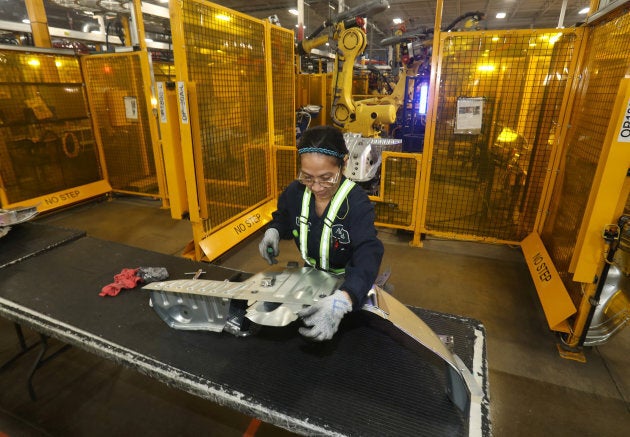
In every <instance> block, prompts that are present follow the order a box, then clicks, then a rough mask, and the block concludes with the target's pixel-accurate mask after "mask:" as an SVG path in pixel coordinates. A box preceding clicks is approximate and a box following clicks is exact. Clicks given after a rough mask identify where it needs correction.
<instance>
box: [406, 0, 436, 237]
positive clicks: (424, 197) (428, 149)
mask: <svg viewBox="0 0 630 437" xmlns="http://www.w3.org/2000/svg"><path fill="white" fill-rule="evenodd" d="M443 3H444V1H443V0H438V1H437V2H436V9H435V26H434V29H435V31H434V34H433V49H432V52H433V56H431V75H430V77H429V95H428V102H429V105H428V108H427V109H428V111H427V124H426V129H425V136H424V147H423V151H422V171H421V174H420V189H419V193H420V197H419V199H420V202H419V204H418V211H417V214H418V215H417V218H416V227H415V229H414V232H413V239H412V240H411V242H410V244H411V245H412V246H418V247H421V246H422V240H421V236H422V234H421V233H422V230H423V229H424V224H425V221H426V217H427V203H428V199H429V176H430V169H431V162H432V160H433V147H434V145H433V140H434V138H435V124H436V121H437V109H438V100H437V97H438V95H439V90H440V71H439V70H440V66H441V64H442V61H441V55H440V44H441V38H442V32H441V31H440V29H441V26H442V8H443Z"/></svg>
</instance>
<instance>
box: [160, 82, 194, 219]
mask: <svg viewBox="0 0 630 437" xmlns="http://www.w3.org/2000/svg"><path fill="white" fill-rule="evenodd" d="M174 85H175V84H174V83H172V82H171V83H165V82H158V83H157V100H158V119H159V122H160V132H161V134H162V153H163V154H164V166H165V171H166V184H167V188H168V196H169V203H170V208H171V217H173V218H174V219H181V218H182V217H183V216H184V215H185V214H186V213H187V212H188V197H187V196H186V179H185V177H184V160H183V157H182V144H181V136H180V134H179V122H178V113H177V94H176V92H175V86H174Z"/></svg>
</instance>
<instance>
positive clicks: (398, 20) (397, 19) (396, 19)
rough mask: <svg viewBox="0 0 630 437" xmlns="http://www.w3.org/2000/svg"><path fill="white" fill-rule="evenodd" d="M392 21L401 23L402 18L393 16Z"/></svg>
mask: <svg viewBox="0 0 630 437" xmlns="http://www.w3.org/2000/svg"><path fill="white" fill-rule="evenodd" d="M392 21H393V22H394V24H400V23H402V20H401V19H400V18H394V19H393V20H392Z"/></svg>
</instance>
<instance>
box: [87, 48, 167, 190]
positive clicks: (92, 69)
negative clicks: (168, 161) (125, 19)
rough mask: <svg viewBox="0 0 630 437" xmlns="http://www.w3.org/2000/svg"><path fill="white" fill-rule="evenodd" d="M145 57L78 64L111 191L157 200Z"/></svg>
mask: <svg viewBox="0 0 630 437" xmlns="http://www.w3.org/2000/svg"><path fill="white" fill-rule="evenodd" d="M145 57H146V54H145V53H141V52H135V53H120V54H106V55H92V56H88V57H84V58H83V59H82V64H83V71H84V75H85V84H86V87H87V90H88V98H89V99H90V107H91V109H92V115H93V119H94V123H95V126H96V128H97V130H98V134H99V136H100V141H101V144H102V149H103V154H104V159H105V163H106V171H107V178H108V180H109V182H110V184H111V186H112V189H113V190H114V191H119V192H125V193H130V194H139V195H147V194H148V195H152V196H159V195H161V194H160V190H159V186H158V180H157V171H156V166H155V157H154V150H153V140H152V136H151V126H150V123H151V121H152V120H150V119H149V117H153V115H152V114H151V111H150V108H147V104H146V102H147V95H146V93H147V88H146V87H145V83H150V78H145V77H144V76H143V72H142V64H141V63H143V62H145V63H146V62H148V60H147V59H145ZM147 65H148V64H147Z"/></svg>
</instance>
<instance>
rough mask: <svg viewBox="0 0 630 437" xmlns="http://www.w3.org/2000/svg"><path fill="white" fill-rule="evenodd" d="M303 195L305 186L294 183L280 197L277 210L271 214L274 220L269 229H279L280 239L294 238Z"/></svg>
mask: <svg viewBox="0 0 630 437" xmlns="http://www.w3.org/2000/svg"><path fill="white" fill-rule="evenodd" d="M300 188H302V190H300ZM303 193H304V189H303V186H302V185H301V184H300V183H299V182H297V181H294V182H292V183H291V184H290V185H289V186H288V187H287V188H286V189H285V190H284V191H283V192H282V193H281V194H280V196H279V197H278V204H277V209H276V210H275V211H274V212H273V213H272V214H271V217H272V219H271V222H270V223H269V227H270V228H275V229H277V230H278V233H279V234H280V238H282V239H283V240H288V239H291V238H292V237H293V234H292V229H293V227H294V226H293V224H294V222H295V218H296V216H298V215H299V212H298V209H297V208H298V207H299V205H300V203H299V201H300V199H301V194H303Z"/></svg>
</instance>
